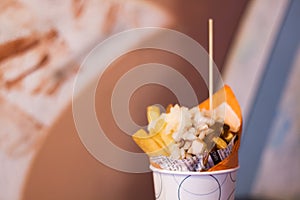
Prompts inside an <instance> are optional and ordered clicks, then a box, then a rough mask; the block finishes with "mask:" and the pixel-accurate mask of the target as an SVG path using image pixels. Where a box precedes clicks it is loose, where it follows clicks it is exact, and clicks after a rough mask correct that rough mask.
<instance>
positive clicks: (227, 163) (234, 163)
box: [208, 125, 243, 171]
mask: <svg viewBox="0 0 300 200" xmlns="http://www.w3.org/2000/svg"><path fill="white" fill-rule="evenodd" d="M242 129H243V126H242V125H241V128H240V130H239V131H238V133H237V139H236V141H235V143H234V145H233V148H232V151H231V153H230V154H229V156H228V157H227V158H225V159H224V160H222V161H221V162H220V163H218V164H217V165H215V166H213V167H211V168H210V169H208V171H217V170H225V169H232V168H236V167H238V166H239V156H238V152H239V148H240V143H241V138H242V137H241V136H242Z"/></svg>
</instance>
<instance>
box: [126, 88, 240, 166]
mask: <svg viewBox="0 0 300 200" xmlns="http://www.w3.org/2000/svg"><path fill="white" fill-rule="evenodd" d="M212 98H213V99H212V102H213V103H212V106H210V105H209V102H210V101H209V99H207V100H205V101H204V102H202V103H201V104H200V105H197V106H195V107H193V108H191V109H189V108H187V107H184V106H179V105H177V104H176V105H169V106H168V108H167V109H166V112H165V113H161V111H160V109H159V107H158V106H155V105H153V106H149V107H148V108H147V118H148V122H149V124H148V127H147V131H146V130H144V129H140V130H138V131H137V132H136V133H135V134H134V135H133V136H132V137H133V140H134V141H135V142H136V143H137V144H138V146H139V147H140V148H141V149H142V150H143V151H144V152H145V153H147V154H148V155H149V158H150V162H151V164H152V165H153V166H154V167H157V168H160V169H166V170H172V171H214V170H222V169H229V168H235V167H238V156H237V153H238V148H239V145H240V136H241V130H242V115H241V109H240V106H239V103H238V101H237V99H236V97H235V95H234V93H233V91H232V90H231V88H230V87H229V86H228V85H225V86H224V87H223V88H221V89H220V90H219V91H217V92H216V93H215V94H214V95H213V96H212Z"/></svg>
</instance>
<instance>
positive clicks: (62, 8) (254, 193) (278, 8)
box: [0, 0, 300, 200]
mask: <svg viewBox="0 0 300 200" xmlns="http://www.w3.org/2000/svg"><path fill="white" fill-rule="evenodd" d="M0 10H1V12H0V127H1V128H0V200H14V199H16V200H17V199H23V200H29V199H30V200H33V199H141V198H143V199H154V198H155V197H154V191H153V185H152V175H151V173H126V172H120V171H117V170H115V169H112V168H109V167H107V166H106V165H104V164H102V163H101V162H99V161H97V160H96V159H95V158H94V157H93V156H92V155H91V154H90V153H89V152H88V150H87V149H86V148H85V147H84V145H83V144H82V143H81V141H80V139H79V136H78V134H77V130H76V127H75V123H74V120H73V113H72V92H73V84H74V81H75V79H76V75H77V74H78V73H80V71H79V68H80V65H81V63H82V62H83V60H84V58H85V56H86V55H87V54H88V53H89V52H90V51H91V50H92V49H93V48H94V47H95V46H96V45H97V44H98V43H100V42H102V41H105V39H107V38H109V37H110V36H112V35H114V34H117V33H120V32H121V31H125V30H129V29H132V28H142V27H149V26H150V27H163V28H169V29H173V30H176V31H179V32H182V33H184V34H186V35H188V36H189V37H191V38H192V39H194V40H195V41H197V42H198V43H199V44H200V45H202V46H203V47H204V48H205V49H206V50H208V29H207V21H208V19H209V18H212V19H213V20H214V61H215V63H216V65H217V67H218V69H219V70H220V72H221V74H222V77H223V81H224V83H226V84H229V85H230V86H231V87H232V88H233V90H234V92H235V94H236V96H237V98H238V100H239V102H240V104H241V107H242V111H243V117H244V125H243V126H244V127H243V128H244V130H243V137H242V142H241V148H240V157H239V158H240V170H239V175H238V182H237V189H236V198H237V199H299V197H300V157H299V156H298V154H299V153H300V134H299V133H300V125H299V124H300V123H299V122H300V107H299V106H298V103H299V101H300V90H299V89H298V85H299V84H300V82H299V79H298V76H299V75H300V48H299V47H300V45H299V44H300V43H299V41H300V26H299V22H298V19H299V18H300V12H299V10H300V1H297V0H265V1H255V0H252V1H249V0H227V1H222V2H220V1H217V0H210V1H209V0H203V1H197V0H190V1H188V2H186V1H182V0H159V1H158V0H139V1H138V0H124V1H119V0H66V1H58V0H42V1H38V0H2V1H1V2H0ZM150 39H151V38H145V41H147V40H150ZM140 42H143V41H136V44H130V45H138V43H140ZM174 42H175V43H176V41H174ZM119 45H125V43H124V44H119ZM130 45H129V46H128V48H130ZM122 47H123V48H126V46H122ZM115 48H116V49H118V48H120V46H116V47H115ZM109 51H111V52H114V49H110V50H109ZM145 63H161V64H165V65H167V66H170V67H172V68H174V69H176V70H177V71H178V72H180V74H182V75H183V76H184V77H185V78H186V79H187V80H188V81H189V82H190V84H191V86H192V87H193V89H194V91H195V94H196V96H197V98H198V101H199V102H201V101H203V100H204V99H206V98H207V97H208V91H207V87H206V85H205V83H204V81H203V79H202V78H201V76H199V74H197V73H195V70H194V69H193V66H191V64H190V63H189V62H187V61H186V60H185V59H183V58H181V57H179V56H176V55H174V54H173V53H170V52H166V51H162V50H154V49H142V50H138V51H133V52H129V53H127V54H125V55H122V56H120V57H118V58H116V59H115V60H114V61H113V62H112V63H111V64H110V65H109V67H108V68H107V69H106V70H105V72H104V73H103V75H102V77H101V80H99V82H98V87H97V90H96V95H95V112H96V115H97V117H98V120H99V122H100V124H101V126H102V128H103V130H104V131H105V133H109V134H107V135H106V136H107V137H108V138H109V139H110V141H112V142H113V143H114V144H115V145H117V146H118V147H120V148H122V149H124V150H127V151H132V152H141V150H140V149H139V148H138V147H137V146H136V145H135V144H134V142H133V141H132V139H131V137H130V135H128V134H124V133H123V131H122V130H121V129H120V128H119V127H118V125H117V124H116V122H115V121H114V116H113V114H112V111H111V107H110V105H111V97H112V91H113V89H114V86H115V85H116V83H117V81H118V80H119V79H120V78H121V77H122V75H124V74H125V73H126V72H128V71H129V70H131V69H133V68H134V67H135V66H138V65H141V64H145ZM86 85H89V82H87V83H86ZM82 94H84V92H83V93H82ZM176 102H178V99H177V98H176V95H175V94H174V93H172V92H171V91H170V90H168V88H165V87H162V86H160V85H155V84H152V85H144V86H143V87H139V88H138V89H137V90H136V91H135V92H134V93H133V94H132V96H131V98H130V102H129V111H130V115H131V117H132V119H133V121H134V122H135V123H137V124H138V125H140V126H144V125H146V123H147V121H146V115H145V112H144V111H145V110H146V107H147V106H148V105H150V104H157V103H159V104H161V105H163V106H167V105H168V104H169V103H176ZM86 120H87V121H88V120H89V119H86ZM108 153H109V152H108Z"/></svg>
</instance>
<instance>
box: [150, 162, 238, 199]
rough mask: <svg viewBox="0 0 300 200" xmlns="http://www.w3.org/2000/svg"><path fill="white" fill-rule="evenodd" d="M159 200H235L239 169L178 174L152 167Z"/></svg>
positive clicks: (156, 194) (155, 189)
mask: <svg viewBox="0 0 300 200" xmlns="http://www.w3.org/2000/svg"><path fill="white" fill-rule="evenodd" d="M150 169H151V170H152V172H153V180H154V191H155V198H156V199H159V200H196V199H197V200H200V199H201V200H202V199H203V200H214V199H216V200H223V199H226V200H228V199H229V200H233V199H234V195H235V186H236V184H235V183H236V177H237V170H238V167H237V168H232V169H226V170H220V171H212V172H178V171H168V170H161V169H158V168H155V167H153V166H152V165H151V166H150Z"/></svg>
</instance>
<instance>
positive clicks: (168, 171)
mask: <svg viewBox="0 0 300 200" xmlns="http://www.w3.org/2000/svg"><path fill="white" fill-rule="evenodd" d="M239 168H240V166H237V167H235V168H230V169H224V170H217V171H210V172H208V171H205V172H193V171H171V170H166V169H159V168H156V167H154V166H153V165H151V164H150V169H151V171H152V172H158V173H162V174H172V175H196V176H207V175H216V174H225V173H229V172H234V171H237V170H238V169H239Z"/></svg>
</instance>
